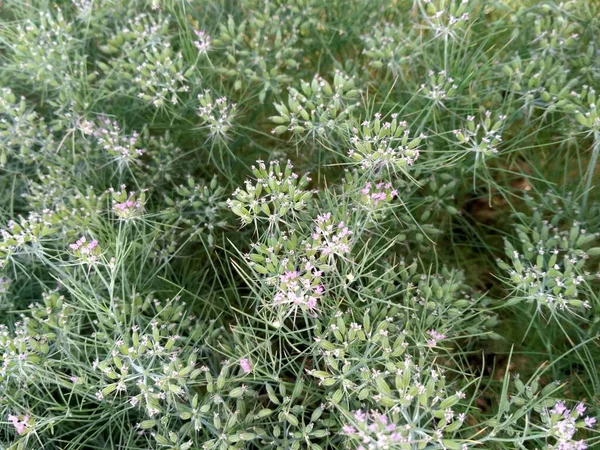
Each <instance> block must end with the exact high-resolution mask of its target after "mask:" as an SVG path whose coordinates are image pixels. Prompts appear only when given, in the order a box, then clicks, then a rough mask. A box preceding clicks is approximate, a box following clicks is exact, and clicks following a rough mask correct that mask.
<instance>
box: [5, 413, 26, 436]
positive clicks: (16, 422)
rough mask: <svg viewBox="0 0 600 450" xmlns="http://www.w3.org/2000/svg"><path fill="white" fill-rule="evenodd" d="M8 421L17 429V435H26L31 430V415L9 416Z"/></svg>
mask: <svg viewBox="0 0 600 450" xmlns="http://www.w3.org/2000/svg"><path fill="white" fill-rule="evenodd" d="M8 421H9V422H10V423H11V424H12V425H13V427H15V431H16V432H17V434H25V433H27V432H28V431H29V430H30V429H31V418H30V417H29V414H25V415H24V416H15V415H12V414H9V415H8Z"/></svg>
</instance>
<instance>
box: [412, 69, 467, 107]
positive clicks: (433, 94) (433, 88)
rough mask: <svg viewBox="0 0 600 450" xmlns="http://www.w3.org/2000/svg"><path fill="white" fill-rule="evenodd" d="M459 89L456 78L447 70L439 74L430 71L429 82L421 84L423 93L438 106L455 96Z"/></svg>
mask: <svg viewBox="0 0 600 450" xmlns="http://www.w3.org/2000/svg"><path fill="white" fill-rule="evenodd" d="M457 89H458V85H457V84H456V83H455V82H454V78H452V77H449V76H447V74H446V71H445V70H442V71H440V72H438V73H437V74H436V73H435V72H434V71H433V70H431V71H429V82H428V83H423V84H421V93H422V94H423V95H424V96H425V97H426V98H428V99H430V100H432V101H433V103H434V105H438V106H441V105H443V104H444V102H445V101H446V100H448V99H451V98H453V97H454V96H455V95H456V90H457Z"/></svg>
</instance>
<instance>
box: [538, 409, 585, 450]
mask: <svg viewBox="0 0 600 450" xmlns="http://www.w3.org/2000/svg"><path fill="white" fill-rule="evenodd" d="M585 410H586V406H585V405H584V404H583V403H579V404H577V406H576V407H575V408H573V409H572V410H571V409H568V408H567V406H566V405H565V403H564V402H563V401H562V400H561V401H558V402H556V403H555V404H554V406H553V407H552V408H551V409H545V410H544V412H543V413H542V414H541V418H542V423H543V424H544V426H545V428H546V433H547V435H548V438H551V439H554V440H555V442H554V443H553V444H551V445H550V446H549V447H548V448H550V449H553V450H585V449H587V448H588V445H587V444H586V443H585V441H584V440H583V439H579V440H576V439H575V433H577V431H578V430H579V429H581V428H593V426H594V424H595V423H596V418H595V417H590V416H586V417H583V414H584V413H585Z"/></svg>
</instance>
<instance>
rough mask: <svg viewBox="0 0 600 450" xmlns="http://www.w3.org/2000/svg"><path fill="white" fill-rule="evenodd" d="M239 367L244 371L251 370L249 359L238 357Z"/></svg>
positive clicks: (248, 371)
mask: <svg viewBox="0 0 600 450" xmlns="http://www.w3.org/2000/svg"><path fill="white" fill-rule="evenodd" d="M240 367H241V368H242V370H243V371H244V373H250V372H252V365H251V364H250V361H249V360H248V359H246V358H242V359H240Z"/></svg>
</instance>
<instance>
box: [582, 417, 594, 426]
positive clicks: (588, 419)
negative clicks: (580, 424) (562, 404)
mask: <svg viewBox="0 0 600 450" xmlns="http://www.w3.org/2000/svg"><path fill="white" fill-rule="evenodd" d="M583 421H584V422H585V426H586V427H588V428H592V427H593V426H594V424H595V423H596V418H595V417H586V418H585V419H583Z"/></svg>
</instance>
